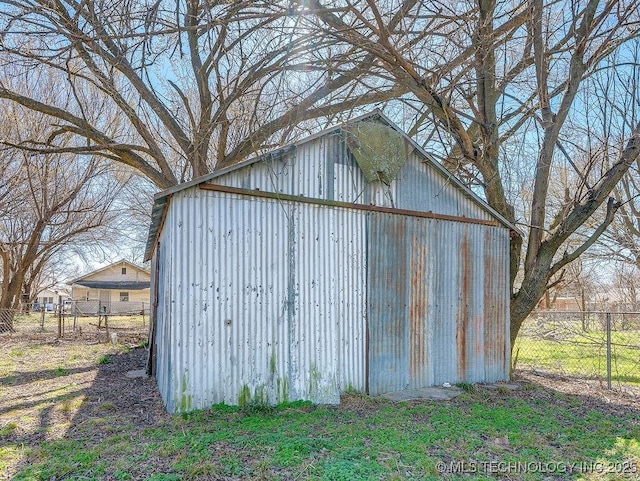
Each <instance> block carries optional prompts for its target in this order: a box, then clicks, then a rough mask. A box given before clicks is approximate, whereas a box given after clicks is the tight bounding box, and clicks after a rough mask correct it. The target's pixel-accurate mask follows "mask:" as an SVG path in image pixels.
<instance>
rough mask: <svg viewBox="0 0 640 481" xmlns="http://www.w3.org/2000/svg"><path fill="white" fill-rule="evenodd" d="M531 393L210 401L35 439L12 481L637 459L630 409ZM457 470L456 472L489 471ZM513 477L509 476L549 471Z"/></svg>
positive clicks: (370, 474) (406, 471)
mask: <svg viewBox="0 0 640 481" xmlns="http://www.w3.org/2000/svg"><path fill="white" fill-rule="evenodd" d="M523 392H528V393H531V392H532V390H529V391H523ZM542 393H543V394H544V396H533V397H531V398H527V397H526V396H524V397H518V396H516V395H513V394H512V393H508V394H507V395H501V394H498V393H496V392H495V391H485V390H480V389H478V390H477V391H474V390H469V391H468V392H466V393H465V394H463V395H462V396H461V397H460V398H458V399H456V400H455V401H454V402H447V403H440V402H422V403H404V404H401V405H398V404H392V403H390V402H386V401H380V400H378V399H371V398H368V397H366V396H354V395H352V396H349V398H348V399H347V400H346V401H345V403H344V405H341V406H337V407H336V406H312V405H309V404H308V403H291V404H288V405H286V406H280V407H276V408H273V409H272V410H271V411H268V412H267V411H247V410H246V409H241V408H237V407H232V406H226V405H217V406H213V407H212V409H211V410H210V411H197V412H193V413H189V414H186V415H182V416H173V417H168V418H167V419H166V420H164V421H163V422H161V423H159V424H158V425H155V426H151V427H146V428H145V429H139V428H136V427H134V426H127V427H125V428H122V429H118V430H117V431H116V432H114V433H112V434H111V435H108V436H106V437H104V439H101V440H100V441H99V442H98V441H87V440H78V441H70V440H61V441H59V442H50V443H43V444H42V445H41V446H40V447H39V448H38V449H37V450H36V452H34V453H33V454H32V455H31V456H29V467H28V468H25V469H24V470H22V471H21V472H20V473H18V474H17V475H16V477H15V478H14V479H17V480H20V479H50V478H53V477H55V478H61V477H70V478H73V477H82V476H88V477H91V478H92V479H103V478H104V477H105V476H108V474H110V473H113V472H114V471H113V470H111V471H110V468H111V467H114V466H116V465H117V466H118V469H117V473H116V474H114V476H115V477H116V478H117V479H157V480H163V479H164V480H168V479H206V478H207V477H209V478H219V479H226V478H239V479H245V478H254V479H256V478H258V479H291V478H294V479H326V480H341V479H344V480H352V479H356V480H358V479H360V480H367V479H439V470H441V469H442V464H441V463H445V465H446V467H447V469H448V470H449V474H450V476H452V477H450V479H456V478H455V476H454V474H456V473H452V472H451V471H452V470H454V471H455V469H457V468H456V466H457V467H458V468H459V467H460V466H463V465H464V463H467V464H468V465H472V464H470V463H473V465H475V466H479V465H481V463H486V465H487V466H489V465H490V463H491V462H494V461H496V460H499V461H501V462H504V463H510V464H512V465H516V464H518V463H520V464H521V465H527V464H531V463H538V464H539V463H548V464H549V465H551V464H552V463H575V462H604V463H625V462H626V463H633V462H637V461H638V460H639V459H640V438H639V435H640V428H639V425H638V420H637V416H636V414H637V413H634V412H629V413H628V415H625V414H617V415H615V414H608V413H606V412H603V411H602V410H598V409H590V408H588V407H587V406H585V405H584V404H582V403H581V402H579V398H576V397H573V396H568V395H562V394H558V393H553V392H549V391H544V390H542ZM576 399H577V400H578V402H576ZM88 439H91V438H88ZM134 439H135V441H134ZM136 457H137V458H138V459H144V460H145V463H143V465H151V466H154V460H156V461H155V463H156V464H157V465H159V466H162V470H163V472H155V473H147V475H144V476H142V475H141V474H140V472H138V471H137V470H138V469H140V468H139V466H138V465H137V463H134V462H132V459H134V458H136ZM104 459H110V460H111V461H110V462H109V463H106V464H105V462H104ZM458 461H459V462H462V463H463V464H462V465H460V464H456V462H458ZM70 467H73V468H72V470H71V468H70ZM114 469H115V468H114ZM457 474H461V473H457ZM467 474H468V475H469V476H468V477H465V478H464V479H491V478H494V477H496V476H497V475H496V473H484V474H482V473H475V474H474V473H467ZM521 474H523V475H522V476H518V479H532V480H536V479H540V480H542V479H546V478H545V476H547V475H548V473H535V472H532V473H521ZM524 474H526V476H525V475H524ZM577 476H578V474H577V473H576V475H575V476H573V478H575V479H578V478H577ZM498 477H499V476H498ZM561 478H562V479H567V477H566V476H561Z"/></svg>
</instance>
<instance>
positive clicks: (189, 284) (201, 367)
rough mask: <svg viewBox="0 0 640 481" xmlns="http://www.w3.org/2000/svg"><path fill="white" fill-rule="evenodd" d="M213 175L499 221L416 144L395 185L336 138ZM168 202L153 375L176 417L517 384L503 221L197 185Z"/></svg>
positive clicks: (228, 181)
mask: <svg viewBox="0 0 640 481" xmlns="http://www.w3.org/2000/svg"><path fill="white" fill-rule="evenodd" d="M214 182H215V183H219V184H223V185H228V186H233V187H239V188H245V189H250V190H254V189H259V190H262V191H267V192H282V193H286V194H292V195H300V196H304V197H310V198H320V199H327V200H337V201H345V202H356V203H363V204H369V203H374V204H376V205H381V206H393V207H397V208H400V209H407V210H418V211H431V212H434V213H439V214H445V215H455V216H465V217H469V218H474V219H483V220H493V217H492V216H491V214H490V213H489V212H488V211H486V210H484V209H482V208H481V207H480V206H478V205H477V204H476V203H475V202H474V201H472V200H471V199H470V198H469V197H468V195H466V194H465V193H464V192H463V191H461V190H460V189H458V188H457V187H456V186H454V185H452V183H451V181H450V180H449V179H447V178H446V177H445V176H444V175H443V174H442V173H441V172H439V171H437V169H435V168H434V167H432V166H431V165H429V164H428V163H424V162H422V159H421V158H420V156H419V155H418V154H417V153H415V152H414V153H412V154H411V155H410V157H409V160H408V161H407V163H406V164H405V166H404V167H403V168H402V169H401V171H400V173H399V175H398V178H397V179H396V180H395V181H394V182H393V183H392V185H391V186H389V187H388V186H384V185H382V184H381V183H370V184H369V183H366V182H365V180H364V176H363V174H362V172H361V171H360V169H359V167H358V166H357V164H356V163H355V161H354V160H353V158H352V156H351V155H350V154H349V152H348V149H347V148H346V146H345V144H344V140H343V138H342V136H341V135H339V134H338V133H337V132H333V133H331V134H329V135H326V136H323V137H318V138H316V139H314V140H311V141H309V142H305V143H303V144H300V145H298V146H297V147H296V148H295V149H292V150H291V151H289V152H285V153H284V154H283V156H282V158H279V159H275V160H272V161H271V162H258V163H255V164H252V165H249V166H246V167H244V168H241V169H238V170H236V171H233V172H230V173H228V174H225V175H224V176H221V177H218V178H216V179H215V180H214ZM169 205H170V208H169V209H168V213H167V216H166V218H165V222H164V227H163V229H162V231H161V233H160V236H159V238H158V240H159V241H160V248H159V249H158V251H157V255H160V256H161V259H160V261H161V264H162V268H161V269H160V270H159V272H158V273H157V275H158V288H159V305H158V315H157V321H156V322H157V325H156V328H157V341H156V345H157V369H156V375H157V379H158V386H159V389H160V392H161V395H162V397H163V400H164V401H165V403H166V405H167V408H168V409H169V410H170V411H172V412H179V411H184V410H189V409H195V408H206V407H209V406H210V405H211V404H212V403H218V402H225V403H229V404H238V403H240V402H252V401H254V402H262V401H264V402H269V403H275V402H281V401H284V400H294V399H310V400H312V401H314V402H322V403H334V402H338V400H339V394H340V392H343V391H344V390H346V389H347V388H354V389H358V390H364V389H365V387H366V386H367V382H368V383H369V392H370V393H371V394H378V393H382V392H387V391H389V390H398V389H404V388H407V387H412V388H415V387H422V386H428V385H434V384H441V383H443V382H451V383H456V382H463V381H464V382H478V381H497V380H501V379H506V378H507V377H508V373H509V362H510V360H509V336H508V333H509V325H508V324H509V312H508V306H509V288H508V285H509V284H508V275H509V231H508V229H506V228H504V227H492V226H486V225H478V224H470V223H463V222H453V221H447V220H437V219H425V218H419V217H412V216H405V215H399V214H387V213H378V212H369V213H367V212H363V211H355V210H351V209H348V208H338V207H333V206H328V205H327V206H323V205H312V204H306V203H301V202H293V201H278V200H275V199H266V198H257V197H250V196H241V195H235V194H227V193H221V192H213V191H202V190H200V189H199V188H198V187H197V186H195V187H191V188H188V189H185V190H183V191H180V192H177V193H174V194H173V196H172V198H171V200H170V203H169ZM367 299H368V300H367ZM367 322H368V326H367ZM367 329H368V332H369V345H368V351H367V350H366V342H367V339H366V336H367ZM367 362H368V363H369V369H368V372H367V371H366V367H367ZM367 376H368V378H367Z"/></svg>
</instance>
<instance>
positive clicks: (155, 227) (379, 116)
mask: <svg viewBox="0 0 640 481" xmlns="http://www.w3.org/2000/svg"><path fill="white" fill-rule="evenodd" d="M363 120H377V121H379V122H382V123H383V124H385V125H387V126H388V127H391V128H392V129H393V130H395V131H396V132H398V133H399V134H400V135H401V136H402V137H403V138H404V139H405V141H407V142H408V143H409V144H410V145H411V146H412V147H413V148H414V149H415V150H416V151H417V152H418V153H420V155H421V156H422V157H424V159H425V161H426V162H428V163H429V164H430V165H432V166H433V167H434V168H435V169H436V170H438V171H439V172H440V173H441V174H442V175H444V176H445V177H447V178H448V179H449V180H450V181H451V183H452V184H454V185H455V186H456V187H457V188H458V189H461V190H463V191H464V192H465V193H466V194H467V195H468V196H469V198H470V199H471V200H472V201H473V202H475V203H476V204H477V205H479V206H480V207H481V208H482V209H484V210H486V211H487V212H489V213H490V214H491V215H492V216H493V217H494V218H495V219H496V220H497V221H498V222H500V223H501V224H502V225H504V226H505V227H507V228H509V229H510V230H512V231H515V232H518V233H520V234H521V235H523V234H522V232H521V231H520V230H519V229H518V228H517V227H516V226H515V225H514V224H512V223H511V222H509V221H508V220H507V219H506V218H505V217H504V216H502V215H501V214H500V213H498V212H497V211H496V210H495V209H494V208H493V207H491V206H490V205H489V204H488V203H487V202H486V201H484V200H483V199H482V198H480V197H479V196H478V195H477V194H476V193H474V192H473V191H472V190H471V189H469V188H468V187H467V186H466V185H464V184H463V183H462V182H461V181H460V180H459V179H458V178H456V177H455V176H454V175H453V174H452V173H451V172H450V171H448V170H447V169H446V168H445V167H443V166H442V164H440V163H439V162H437V161H436V160H435V159H434V158H433V157H431V155H429V154H428V153H427V152H426V151H425V150H424V149H423V148H422V147H421V146H420V145H418V144H417V143H416V142H415V141H414V140H413V139H412V138H411V137H409V136H408V135H407V134H406V133H405V132H404V131H403V130H402V129H400V127H398V126H397V125H396V124H395V123H393V122H392V121H391V120H390V119H389V118H388V117H386V116H385V115H384V114H383V113H382V111H380V110H379V109H375V110H374V111H372V112H369V113H367V114H364V115H361V116H359V117H356V118H353V119H350V120H348V121H347V122H343V123H341V124H338V125H336V126H333V127H329V128H328V129H325V130H322V131H320V132H318V133H316V134H313V135H310V136H308V137H305V138H303V139H301V140H299V141H297V142H293V143H291V144H287V145H285V146H283V147H280V148H278V149H276V150H273V151H271V152H267V153H266V154H262V155H256V156H254V157H251V158H249V159H247V160H244V161H242V162H238V163H237V164H233V165H231V166H229V167H225V168H222V169H216V170H214V171H213V172H211V173H209V174H206V175H203V176H200V177H196V178H195V179H192V180H190V181H189V182H184V183H182V184H178V185H175V186H173V187H170V188H168V189H166V190H163V191H160V192H158V193H157V194H155V196H154V203H153V208H152V211H151V225H150V226H149V235H148V237H147V245H146V249H145V255H144V260H145V261H148V260H149V259H151V255H152V253H153V248H154V245H155V241H156V239H157V236H158V234H159V232H160V230H161V229H162V223H163V220H164V211H165V208H166V206H167V202H168V201H169V198H170V197H171V195H173V194H175V193H178V192H181V191H183V190H185V189H189V188H191V187H194V186H196V185H200V184H203V183H206V182H209V181H211V180H213V179H216V178H218V177H221V176H223V175H225V174H228V173H230V172H234V171H236V170H239V169H242V168H244V167H247V166H249V165H252V164H255V163H258V162H263V161H269V160H271V159H275V158H279V157H281V156H282V155H284V154H285V153H287V152H288V151H290V150H293V149H295V148H296V147H298V146H300V145H303V144H305V143H307V142H311V141H312V140H315V139H317V138H319V137H323V136H325V135H329V134H331V133H333V132H336V131H341V130H343V129H344V128H345V127H347V126H350V125H352V124H355V123H357V122H361V121H363Z"/></svg>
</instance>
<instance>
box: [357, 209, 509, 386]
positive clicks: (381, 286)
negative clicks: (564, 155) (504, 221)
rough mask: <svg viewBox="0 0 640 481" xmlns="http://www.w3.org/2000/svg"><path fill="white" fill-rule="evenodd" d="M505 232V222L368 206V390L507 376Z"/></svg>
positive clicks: (506, 234)
mask: <svg viewBox="0 0 640 481" xmlns="http://www.w3.org/2000/svg"><path fill="white" fill-rule="evenodd" d="M508 236H509V232H508V230H507V229H504V228H502V227H492V226H484V225H478V224H466V223H462V222H451V221H445V220H434V219H421V218H416V217H404V216H389V215H387V214H377V213H374V214H371V221H370V227H369V314H368V316H369V317H368V322H369V333H370V344H369V363H370V377H369V392H370V393H371V394H380V393H383V392H389V391H393V390H400V389H405V388H419V387H424V386H430V385H434V384H442V383H444V382H450V383H458V382H469V383H472V382H484V381H498V380H505V379H507V378H508V373H509V369H508V366H509V365H508V361H505V355H506V354H508V342H507V344H506V345H505V337H504V336H505V334H506V333H508V323H509V315H508V309H507V308H508V301H509V298H508V296H509V292H508V289H507V285H506V283H505V279H507V278H508V266H509V262H508V261H509V258H508V252H509V251H508ZM505 240H506V241H507V243H505ZM488 250H490V251H491V252H490V253H488V252H487V251H488ZM488 306H489V307H488ZM507 357H508V356H507Z"/></svg>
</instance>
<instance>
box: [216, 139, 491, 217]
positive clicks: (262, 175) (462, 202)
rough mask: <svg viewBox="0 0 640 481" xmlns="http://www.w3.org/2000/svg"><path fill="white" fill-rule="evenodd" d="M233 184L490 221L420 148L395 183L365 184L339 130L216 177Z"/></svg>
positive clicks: (410, 157)
mask: <svg viewBox="0 0 640 481" xmlns="http://www.w3.org/2000/svg"><path fill="white" fill-rule="evenodd" d="M215 183H218V184H221V185H226V186H229V187H238V188H243V189H249V190H255V189H258V190H261V191H266V192H280V193H283V194H290V195H300V196H304V197H313V198H317V199H325V200H336V201H341V202H354V203H363V204H367V205H368V204H371V205H377V206H383V207H395V208H398V209H407V210H417V211H423V212H428V211H431V212H435V213H438V214H445V215H455V216H460V217H469V218H472V219H483V220H492V219H493V217H492V216H491V214H490V213H489V212H487V211H486V210H485V209H483V208H482V207H480V206H479V205H478V204H477V203H475V202H474V201H472V200H471V199H470V198H469V197H468V196H467V195H466V194H465V193H464V192H463V191H462V190H460V189H458V188H457V187H456V186H454V185H452V183H451V181H450V180H449V179H447V178H446V177H445V176H443V175H442V173H440V172H439V171H438V170H436V169H435V168H434V167H433V166H431V165H430V164H429V163H428V162H424V159H423V158H422V156H421V155H420V154H418V153H417V152H416V151H413V152H412V153H411V154H410V155H409V157H408V159H407V163H406V164H405V165H404V166H403V167H402V168H401V169H400V172H399V173H398V176H397V178H396V180H394V181H393V182H392V183H391V185H385V184H383V183H382V182H371V183H367V182H366V181H365V179H364V175H363V174H362V171H361V170H360V168H359V167H358V165H357V163H356V162H355V160H354V159H353V156H352V155H350V153H349V151H348V149H347V147H346V145H345V142H344V138H343V136H342V135H340V134H339V133H338V132H336V133H333V134H330V135H327V136H326V137H319V138H317V139H314V140H312V141H310V142H306V143H304V144H302V145H300V146H298V147H297V148H296V149H295V150H291V151H290V152H287V153H285V154H284V155H283V156H282V157H281V158H278V159H274V160H270V161H265V162H258V163H255V164H251V165H249V166H247V167H244V168H242V169H238V170H236V171H233V172H230V173H228V174H225V175H223V176H221V177H218V178H216V179H215Z"/></svg>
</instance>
